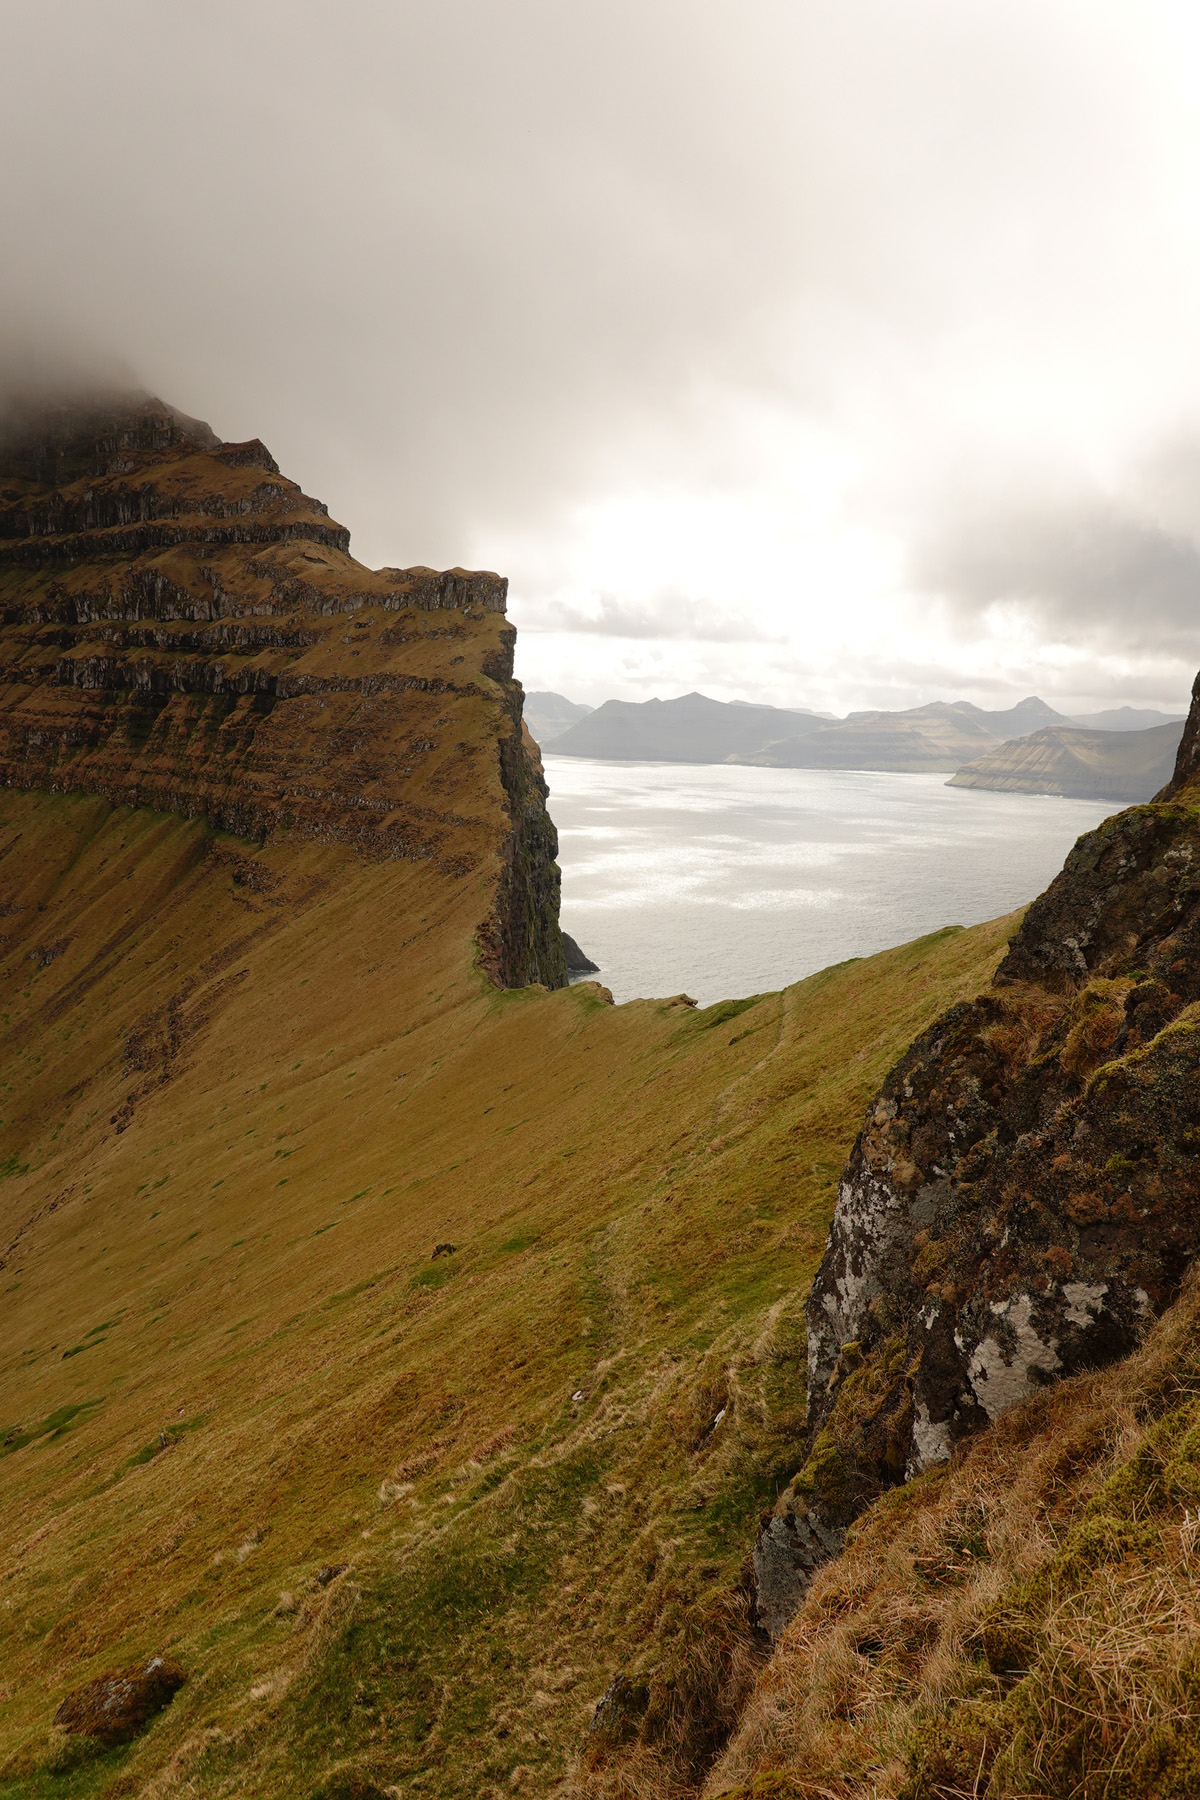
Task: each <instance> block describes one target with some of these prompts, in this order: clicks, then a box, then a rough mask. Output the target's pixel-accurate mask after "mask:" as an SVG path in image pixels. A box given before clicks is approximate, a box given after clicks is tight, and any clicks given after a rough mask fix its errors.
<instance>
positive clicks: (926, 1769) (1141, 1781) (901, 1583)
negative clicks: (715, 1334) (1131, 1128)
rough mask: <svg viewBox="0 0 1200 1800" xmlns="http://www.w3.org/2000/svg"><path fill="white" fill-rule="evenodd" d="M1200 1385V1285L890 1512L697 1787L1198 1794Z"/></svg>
mask: <svg viewBox="0 0 1200 1800" xmlns="http://www.w3.org/2000/svg"><path fill="white" fill-rule="evenodd" d="M1198 1393H1200V1288H1198V1287H1197V1284H1196V1283H1195V1282H1193V1283H1192V1284H1191V1285H1190V1286H1189V1288H1188V1290H1187V1291H1186V1293H1185V1295H1184V1296H1183V1298H1182V1299H1181V1300H1180V1301H1179V1302H1178V1303H1177V1305H1176V1306H1175V1307H1174V1308H1173V1310H1172V1311H1171V1312H1170V1313H1168V1314H1167V1315H1166V1317H1165V1318H1164V1319H1163V1320H1162V1321H1161V1322H1160V1323H1159V1324H1158V1325H1157V1326H1156V1327H1155V1329H1154V1331H1153V1332H1152V1333H1151V1335H1150V1337H1149V1339H1148V1341H1147V1343H1146V1345H1145V1346H1144V1348H1143V1349H1142V1350H1141V1351H1140V1352H1138V1353H1137V1354H1136V1355H1135V1356H1133V1357H1131V1358H1130V1359H1129V1360H1128V1361H1127V1362H1125V1363H1123V1364H1121V1365H1118V1366H1116V1367H1114V1368H1112V1369H1110V1370H1108V1371H1105V1372H1104V1373H1102V1374H1098V1375H1093V1376H1089V1377H1086V1378H1081V1379H1079V1380H1076V1381H1074V1382H1070V1383H1065V1384H1063V1385H1062V1386H1061V1387H1059V1388H1058V1389H1056V1390H1054V1391H1053V1392H1052V1393H1049V1394H1047V1395H1045V1396H1042V1397H1040V1398H1039V1399H1038V1400H1037V1401H1036V1402H1034V1403H1033V1404H1031V1405H1029V1406H1027V1407H1024V1408H1021V1409H1019V1410H1018V1411H1016V1412H1014V1413H1012V1414H1011V1415H1009V1416H1008V1417H1007V1418H1006V1419H1004V1420H1002V1421H1001V1422H1000V1424H999V1425H998V1426H997V1427H995V1428H993V1429H992V1430H991V1431H989V1432H988V1433H986V1434H984V1435H983V1436H982V1437H981V1438H980V1439H979V1440H978V1441H976V1442H975V1443H973V1444H972V1445H971V1446H970V1447H969V1448H967V1449H966V1450H965V1452H963V1453H962V1454H961V1455H960V1456H958V1457H957V1458H956V1459H955V1460H954V1461H953V1462H952V1463H951V1464H950V1465H949V1466H947V1467H946V1468H944V1469H941V1470H937V1471H932V1472H930V1473H929V1474H927V1475H926V1476H924V1477H923V1478H921V1479H920V1480H918V1481H916V1482H914V1483H912V1484H911V1485H910V1486H909V1487H907V1488H904V1489H901V1490H898V1491H897V1492H896V1493H895V1494H894V1495H892V1496H889V1497H888V1499H887V1500H885V1501H884V1502H883V1503H881V1504H880V1505H878V1506H876V1507H875V1508H874V1509H873V1510H872V1512H871V1513H870V1514H869V1515H867V1516H866V1517H865V1518H864V1519H863V1520H862V1521H861V1523H860V1525H859V1526H858V1528H857V1529H856V1531H855V1532H854V1533H853V1535H852V1540H851V1542H850V1545H849V1547H848V1548H847V1551H846V1553H845V1555H844V1556H843V1557H842V1558H841V1559H840V1560H839V1561H838V1562H836V1563H834V1564H831V1565H829V1566H828V1567H827V1568H826V1569H825V1570H824V1571H823V1572H822V1573H821V1575H820V1576H819V1577H818V1579H817V1580H816V1581H815V1582H814V1584H813V1587H812V1589H811V1590H810V1594H809V1597H808V1600H807V1603H806V1605H805V1607H804V1609H803V1611H802V1613H801V1614H800V1616H799V1617H798V1618H797V1620H796V1621H795V1623H794V1624H793V1626H792V1627H791V1629H790V1630H789V1632H788V1633H787V1635H786V1637H785V1639H784V1640H783V1642H782V1643H781V1644H780V1646H779V1648H778V1649H777V1651H776V1653H775V1655H774V1657H773V1659H772V1661H771V1663H770V1665H769V1667H768V1668H767V1670H766V1671H765V1673H764V1675H763V1677H762V1678H761V1680H760V1681H759V1683H758V1686H757V1688H756V1691H755V1693H754V1696H753V1698H752V1699H751V1701H750V1703H749V1705H748V1706H747V1708H746V1711H745V1713H744V1716H743V1718H742V1721H741V1725H740V1728H739V1730H738V1732H737V1734H736V1736H735V1737H734V1739H733V1741H732V1742H731V1744H730V1745H729V1747H728V1748H727V1750H726V1751H725V1753H724V1755H723V1756H722V1757H721V1759H720V1760H719V1762H718V1763H717V1765H716V1767H715V1768H714V1770H713V1771H712V1773H711V1774H710V1776H709V1778H708V1781H707V1784H706V1786H705V1793H706V1794H707V1795H710V1796H717V1795H722V1794H728V1793H732V1792H736V1793H738V1794H742V1793H748V1792H751V1791H754V1792H758V1791H760V1790H761V1791H763V1792H766V1791H767V1790H768V1789H769V1788H771V1786H772V1784H771V1782H770V1781H769V1780H768V1772H770V1773H773V1774H774V1776H775V1777H777V1791H778V1792H779V1794H780V1795H785V1794H786V1795H792V1794H794V1795H796V1796H809V1795H812V1796H817V1795H837V1796H838V1797H839V1800H882V1797H883V1796H888V1797H889V1800H894V1797H895V1796H897V1795H901V1794H902V1795H905V1796H911V1797H912V1800H959V1797H960V1796H964V1797H965V1796H972V1797H975V1796H985V1795H986V1796H988V1797H989V1800H1002V1797H1003V1800H1032V1797H1033V1796H1039V1797H1046V1800H1050V1797H1054V1800H1083V1797H1085V1796H1086V1797H1088V1800H1099V1797H1100V1796H1105V1797H1111V1800H1117V1797H1118V1796H1120V1797H1123V1800H1131V1797H1133V1796H1146V1797H1148V1796H1151V1795H1162V1796H1166V1795H1179V1796H1185V1795H1188V1794H1192V1793H1195V1792H1197V1791H1200V1789H1198V1788H1197V1786H1196V1785H1195V1783H1196V1779H1197V1767H1196V1765H1195V1762H1194V1759H1193V1757H1192V1756H1191V1755H1190V1754H1189V1746H1195V1744H1196V1743H1197V1742H1198V1741H1200V1682H1198V1680H1197V1670H1198V1667H1200V1602H1198V1598H1197V1589H1196V1580H1197V1573H1198V1569H1200V1563H1198V1560H1197V1537H1198V1536H1200V1530H1198V1527H1197V1524H1196V1519H1197V1516H1198V1515H1197V1512H1196V1503H1195V1499H1194V1498H1189V1496H1191V1495H1193V1494H1194V1493H1197V1492H1200V1466H1198V1464H1197V1455H1198V1453H1200V1435H1198V1433H1197V1420H1200V1405H1198V1404H1197V1399H1196V1395H1197V1394H1198ZM1098 1545H1099V1548H1098V1547H1097V1546H1098ZM1004 1632H1008V1633H1009V1635H1010V1637H1012V1638H1013V1641H1018V1640H1019V1639H1020V1638H1023V1639H1024V1642H1025V1651H1024V1655H1023V1656H1022V1657H1021V1658H1020V1659H1019V1660H1018V1662H1017V1666H1015V1667H1009V1666H1007V1663H1008V1661H1009V1660H1010V1659H1008V1658H1006V1656H1005V1654H1004V1638H1003V1633H1004ZM1014 1634H1016V1635H1015V1636H1014ZM756 1782H757V1784H758V1786H757V1787H756V1786H755V1783H756Z"/></svg>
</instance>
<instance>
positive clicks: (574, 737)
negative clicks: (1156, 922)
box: [525, 692, 1183, 802]
mask: <svg viewBox="0 0 1200 1800" xmlns="http://www.w3.org/2000/svg"><path fill="white" fill-rule="evenodd" d="M525 717H526V721H527V723H528V724H529V727H530V730H531V731H532V733H533V735H534V737H535V738H536V739H537V740H538V742H539V743H540V744H541V745H542V747H543V748H545V749H552V750H553V752H554V754H555V755H556V756H580V757H594V758H596V759H598V760H599V761H605V762H678V763H741V764H747V765H750V766H753V767H758V768H773V769H863V770H871V771H882V772H885V773H891V774H946V775H949V776H951V777H952V780H951V783H950V785H951V786H955V787H976V788H991V789H995V790H997V791H1007V792H1014V793H1044V794H1060V795H1070V796H1072V797H1074V798H1081V799H1101V800H1122V801H1125V802H1129V801H1137V800H1148V799H1149V798H1150V796H1151V795H1152V794H1154V793H1156V792H1157V790H1158V789H1159V788H1160V787H1162V786H1163V784H1164V783H1165V782H1166V781H1167V779H1168V777H1169V776H1170V772H1171V768H1172V765H1173V762H1174V757H1175V752H1176V749H1177V748H1178V744H1179V738H1180V735H1181V733H1182V730H1183V716H1182V714H1181V715H1179V716H1177V717H1172V716H1171V715H1170V714H1167V713H1162V712H1156V711H1154V710H1152V709H1150V708H1141V709H1138V708H1134V707H1130V706H1122V707H1117V708H1113V709H1111V710H1109V711H1107V712H1101V713H1093V714H1090V715H1088V716H1087V717H1086V718H1075V719H1072V718H1068V717H1067V716H1066V715H1065V714H1063V713H1059V712H1056V711H1055V710H1054V708H1053V707H1051V706H1048V705H1047V704H1046V702H1045V701H1044V700H1040V699H1038V698H1037V696H1036V695H1030V696H1029V697H1028V698H1026V699H1024V700H1022V701H1020V702H1019V703H1018V704H1017V705H1016V706H1011V707H1008V708H1006V709H1003V710H996V711H989V710H987V709H986V708H984V707H979V706H975V705H973V704H972V703H971V702H970V701H969V700H955V701H942V700H938V701H933V702H932V703H930V704H929V705H926V706H914V707H910V708H908V709H907V710H905V711H902V712H886V711H882V710H877V711H869V712H852V713H849V714H848V715H847V716H846V718H844V719H836V718H831V717H830V716H829V715H828V714H824V713H817V712H809V711H805V710H803V709H800V708H797V709H795V710H791V709H785V708H783V707H775V706H754V705H750V704H747V703H746V702H743V701H736V700H735V701H723V700H713V699H711V698H710V697H709V696H708V695H707V694H699V693H692V694H682V695H680V696H679V697H678V698H677V699H674V700H643V701H631V700H606V701H605V702H604V704H603V705H602V706H598V707H595V708H590V707H585V706H583V705H581V704H580V703H577V702H575V701H571V700H567V699H566V698H565V697H564V696H563V695H561V694H554V693H547V692H543V693H534V694H530V695H529V696H528V698H527V701H526V711H525Z"/></svg>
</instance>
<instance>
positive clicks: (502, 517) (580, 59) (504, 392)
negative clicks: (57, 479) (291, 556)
mask: <svg viewBox="0 0 1200 1800" xmlns="http://www.w3.org/2000/svg"><path fill="white" fill-rule="evenodd" d="M0 25H2V27H3V37H2V40H0V41H2V42H3V45H4V52H3V53H4V64H5V74H6V81H5V98H4V104H3V107H2V108H0V145H2V146H3V151H4V166H3V174H4V179H3V183H2V186H0V244H2V245H3V255H2V259H0V332H2V333H3V337H4V341H5V343H6V345H7V346H8V361H9V362H10V364H11V363H13V362H17V363H19V362H20V360H21V358H22V357H23V356H25V355H26V354H27V347H28V346H30V345H33V346H35V347H36V348H37V351H38V354H39V355H41V356H42V357H43V358H44V357H46V356H50V357H51V358H52V359H54V358H60V357H63V356H68V355H69V356H71V357H74V358H75V359H76V360H77V361H80V362H82V363H83V364H84V365H86V366H99V365H100V364H102V363H103V362H104V361H105V359H112V358H117V359H122V360H123V361H124V362H125V363H126V364H127V365H128V366H129V367H131V368H132V369H133V370H134V371H136V374H137V376H138V379H139V380H140V381H141V382H142V383H144V384H145V385H146V386H148V387H149V388H151V389H152V390H154V391H156V392H158V393H160V394H161V395H162V396H163V397H164V398H166V399H169V400H171V401H172V402H174V403H175V404H176V405H178V406H180V407H182V408H183V409H184V410H185V411H188V412H192V413H197V414H199V415H200V416H202V417H204V418H206V419H208V420H209V421H210V422H211V423H212V425H213V426H214V428H215V429H216V430H217V431H219V432H220V433H221V434H222V436H224V437H229V438H238V437H247V436H252V435H257V436H260V437H262V438H263V439H264V440H265V441H266V442H267V444H268V445H269V446H270V448H271V449H272V450H273V451H274V453H275V455H276V456H277V457H278V459H279V461H280V463H281V464H282V466H283V468H284V469H285V471H286V472H287V473H288V474H290V475H292V476H294V477H295V478H296V479H297V480H299V481H300V482H301V483H302V484H303V485H304V487H305V488H306V489H307V490H308V491H309V492H310V493H313V494H316V495H317V496H319V497H320V498H321V499H323V500H325V501H327V503H328V504H329V506H330V509H331V511H332V512H333V513H334V515H335V516H336V517H337V518H339V519H341V520H342V521H343V522H344V523H345V524H346V525H348V526H349V527H350V530H351V533H352V549H353V551H354V553H355V554H356V555H358V556H359V557H361V558H362V559H363V560H364V561H366V562H369V563H371V564H373V565H378V564H381V563H389V564H410V563H417V562H423V563H432V564H435V565H437V566H446V565H448V564H452V563H465V564H468V565H482V566H488V567H493V568H497V569H500V570H501V571H503V572H504V573H505V574H507V575H508V576H509V577H510V579H511V601H510V611H511V614H512V617H513V618H514V620H515V621H516V623H517V625H518V626H519V628H520V633H521V637H520V647H519V652H518V673H519V674H521V675H522V677H523V679H524V680H525V682H526V685H527V686H529V687H550V688H554V689H557V690H558V691H559V692H562V693H565V694H567V695H569V696H571V697H573V698H576V699H583V700H589V701H592V702H596V701H598V700H601V699H603V698H606V697H607V696H609V695H617V696H620V697H624V698H629V699H640V698H645V697H648V696H649V695H651V694H655V693H657V694H661V695H663V696H666V695H669V694H673V693H679V692H683V691H685V690H687V689H689V688H692V687H699V688H702V689H703V690H704V691H706V692H708V693H711V694H714V695H716V696H718V697H720V698H724V699H733V698H744V699H752V700H769V701H773V702H776V703H781V704H785V705H786V704H793V705H811V706H817V707H825V708H829V709H831V710H836V711H839V712H840V711H843V710H845V709H846V708H847V707H850V706H862V705H876V704H881V705H908V704H912V703H915V702H917V701H923V700H927V699H936V698H942V699H952V698H958V697H965V698H969V699H973V700H976V701H978V702H979V703H981V704H984V705H1004V704H1008V703H1009V702H1011V701H1012V700H1015V699H1017V698H1019V697H1020V696H1021V695H1022V694H1025V693H1029V692H1035V691H1036V692H1038V693H1040V694H1041V695H1042V696H1043V697H1044V698H1046V699H1047V700H1050V701H1051V702H1052V703H1054V704H1056V705H1059V706H1062V707H1064V708H1066V709H1067V710H1071V709H1077V710H1083V709H1084V708H1089V709H1090V708H1092V707H1097V706H1102V705H1107V704H1111V703H1114V702H1120V701H1130V702H1133V703H1135V704H1149V705H1166V706H1178V705H1179V704H1180V703H1181V702H1183V701H1185V699H1186V695H1187V691H1188V688H1189V687H1190V684H1191V679H1192V676H1193V674H1194V673H1195V670H1196V667H1197V665H1198V664H1200V7H1197V6H1196V5H1195V0H737V3H736V4H735V3H734V0H722V3H720V4H718V3H715V0H586V3H585V0H371V3H367V0H336V3H335V0H320V3H317V0H175V3H172V4H164V3H163V0H0Z"/></svg>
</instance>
